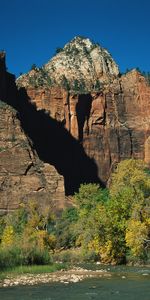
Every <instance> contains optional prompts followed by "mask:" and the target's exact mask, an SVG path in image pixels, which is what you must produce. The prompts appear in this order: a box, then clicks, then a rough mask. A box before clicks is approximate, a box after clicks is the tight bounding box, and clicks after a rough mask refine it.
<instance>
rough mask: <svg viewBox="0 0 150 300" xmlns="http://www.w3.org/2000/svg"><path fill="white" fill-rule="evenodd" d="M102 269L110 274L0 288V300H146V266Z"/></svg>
mask: <svg viewBox="0 0 150 300" xmlns="http://www.w3.org/2000/svg"><path fill="white" fill-rule="evenodd" d="M94 268H95V267H94ZM97 268H98V267H97ZM99 268H100V267H99ZM105 269H107V270H108V272H111V275H112V276H111V277H105V278H91V279H85V280H83V281H81V282H77V283H68V284H64V283H50V284H43V285H35V286H17V287H9V288H0V300H34V299H36V300H94V299H95V300H117V299H120V300H150V268H147V267H144V268H132V267H110V268H109V267H105Z"/></svg>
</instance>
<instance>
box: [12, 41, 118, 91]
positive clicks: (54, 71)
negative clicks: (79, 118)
mask: <svg viewBox="0 0 150 300" xmlns="http://www.w3.org/2000/svg"><path fill="white" fill-rule="evenodd" d="M118 74H119V69H118V66H117V64H116V63H115V62H114V60H113V59H112V57H111V55H110V53H109V52H108V51H107V50H106V49H104V48H102V47H101V46H100V45H99V44H97V43H94V42H92V41H91V40H90V39H88V38H84V37H80V36H78V37H75V38H74V39H73V40H71V41H70V42H69V43H67V44H66V45H65V46H64V48H58V49H57V50H56V55H55V56H54V57H53V58H52V59H50V60H49V61H48V63H46V64H45V65H44V66H43V67H42V68H40V69H39V68H34V69H33V70H31V71H30V72H29V73H28V74H25V75H22V76H21V77H19V78H18V80H17V81H18V84H19V82H20V83H21V85H24V86H26V85H37V86H39V85H60V86H62V87H64V88H66V89H67V90H70V91H75V92H78V91H80V93H82V92H83V93H84V92H88V91H92V90H93V89H94V90H99V89H100V87H101V86H102V85H103V84H107V83H110V82H111V81H112V80H114V78H116V77H117V76H118ZM26 75H27V77H26Z"/></svg>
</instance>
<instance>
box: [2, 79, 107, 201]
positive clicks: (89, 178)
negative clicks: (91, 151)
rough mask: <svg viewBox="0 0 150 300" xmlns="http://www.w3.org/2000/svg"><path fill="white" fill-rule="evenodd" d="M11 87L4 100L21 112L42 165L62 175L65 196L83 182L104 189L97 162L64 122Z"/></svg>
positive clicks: (23, 124) (24, 128)
mask: <svg viewBox="0 0 150 300" xmlns="http://www.w3.org/2000/svg"><path fill="white" fill-rule="evenodd" d="M9 84H10V90H11V91H9V95H7V97H6V98H7V99H6V98H5V99H4V101H5V102H7V103H8V104H9V105H11V106H13V107H14V108H15V109H16V110H17V111H18V117H19V119H20V121H21V126H22V128H23V130H24V131H25V133H26V134H27V136H29V138H30V139H31V140H32V143H33V147H34V149H35V150H36V152H37V154H38V156H39V158H40V159H41V160H42V161H43V162H46V163H49V164H52V165H54V166H55V168H56V169H57V171H58V173H59V174H61V175H63V177H64V181H65V191H66V195H72V194H74V192H77V191H78V188H79V186H80V184H81V183H90V182H92V183H99V184H101V186H103V183H102V182H101V181H100V180H99V178H98V176H97V166H96V164H95V162H94V160H92V159H90V158H89V157H88V156H87V155H86V153H85V151H84V149H83V147H82V145H81V144H80V143H79V141H77V140H76V139H74V138H73V137H72V136H71V135H70V133H69V132H68V131H67V130H66V129H65V128H64V126H63V124H62V123H61V122H58V121H56V120H54V119H52V118H51V117H50V116H49V115H48V114H47V113H46V111H45V110H39V111H37V110H36V107H35V106H34V105H33V104H31V103H30V98H29V97H28V95H27V93H26V90H25V88H21V89H20V90H19V91H18V92H17V90H16V88H15V86H14V85H13V81H12V82H10V83H9ZM16 93H17V98H16ZM13 99H14V100H13ZM16 99H17V101H16ZM18 159H19V158H18Z"/></svg>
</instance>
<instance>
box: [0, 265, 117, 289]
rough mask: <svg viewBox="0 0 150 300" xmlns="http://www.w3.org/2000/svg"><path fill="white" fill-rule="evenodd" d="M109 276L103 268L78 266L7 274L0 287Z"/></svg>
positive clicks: (77, 280) (66, 282) (76, 280)
mask: <svg viewBox="0 0 150 300" xmlns="http://www.w3.org/2000/svg"><path fill="white" fill-rule="evenodd" d="M96 277H111V274H110V273H109V272H108V271H107V270H105V269H98V270H94V271H93V270H87V269H83V268H80V267H74V268H73V269H70V270H67V271H66V270H61V271H57V272H54V273H44V274H23V275H17V276H15V277H14V276H13V277H12V276H11V275H8V276H7V278H5V279H3V280H0V287H9V286H17V285H37V284H42V283H50V282H61V283H65V284H68V283H70V282H74V283H76V282H79V281H82V280H83V279H85V278H96Z"/></svg>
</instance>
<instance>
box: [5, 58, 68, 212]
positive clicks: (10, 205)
mask: <svg viewBox="0 0 150 300" xmlns="http://www.w3.org/2000/svg"><path fill="white" fill-rule="evenodd" d="M4 59H5V58H4V55H1V59H0V62H1V63H0V67H1V69H0V213H5V212H7V211H10V210H13V209H15V208H16V207H18V205H19V203H21V202H25V201H28V200H33V199H35V200H37V201H39V202H41V203H43V205H47V204H48V205H51V206H52V207H53V209H55V208H56V207H57V210H59V209H62V208H63V207H64V202H65V193H64V178H63V176H61V175H60V174H58V172H57V171H56V169H55V167H54V166H52V165H50V164H47V163H44V162H43V161H41V160H40V159H39V157H38V155H37V152H36V149H34V147H33V143H32V141H31V140H30V138H29V137H28V136H27V135H26V134H25V132H24V130H23V128H22V126H21V120H20V119H19V115H20V114H19V113H18V112H17V110H16V109H15V108H14V106H15V107H16V106H17V104H16V103H17V99H14V97H16V95H17V91H16V90H15V91H14V86H15V82H14V80H13V84H14V86H13V84H12V82H11V80H10V78H11V79H14V77H12V76H11V74H9V73H7V72H6V69H5V62H4ZM12 86H13V88H12ZM6 102H9V104H12V105H11V106H10V105H8V104H7V103H6ZM26 117H27V116H26Z"/></svg>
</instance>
